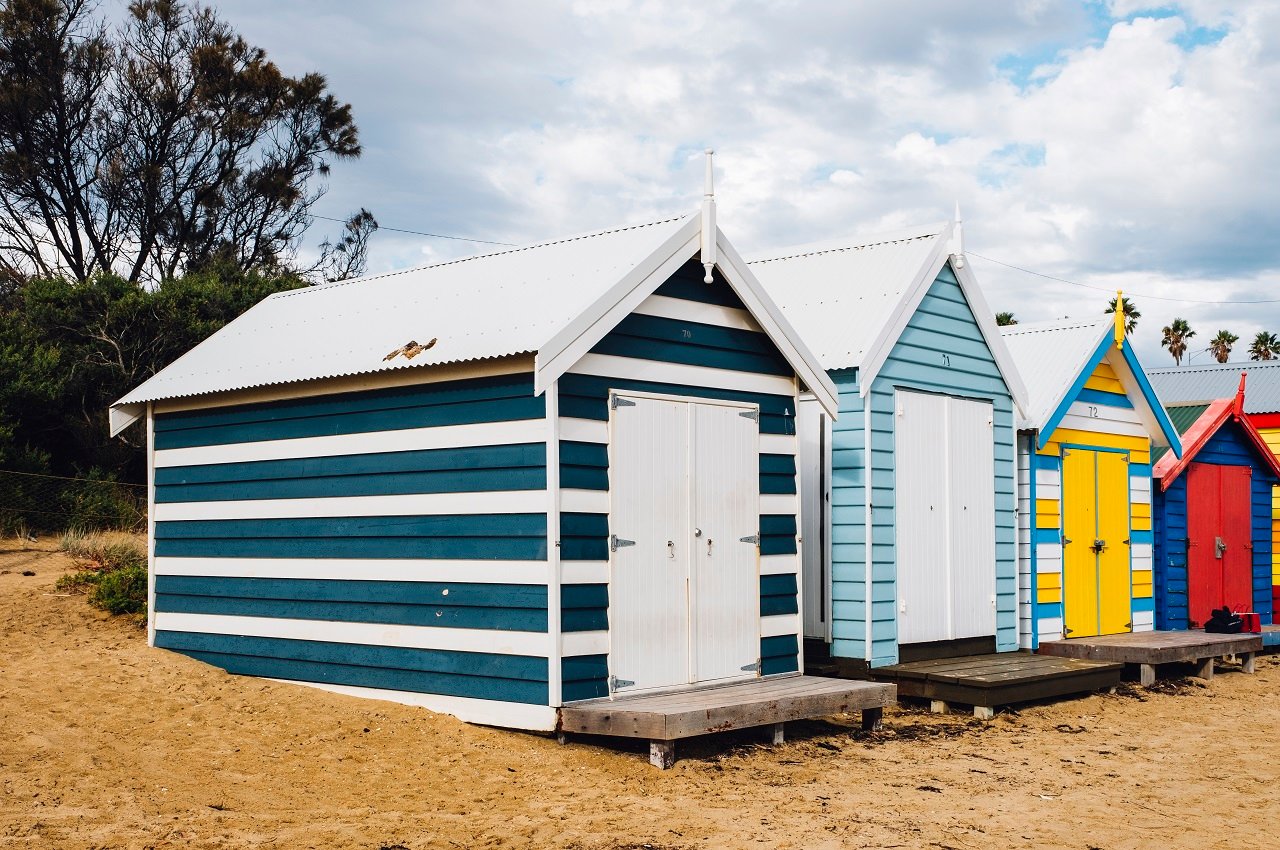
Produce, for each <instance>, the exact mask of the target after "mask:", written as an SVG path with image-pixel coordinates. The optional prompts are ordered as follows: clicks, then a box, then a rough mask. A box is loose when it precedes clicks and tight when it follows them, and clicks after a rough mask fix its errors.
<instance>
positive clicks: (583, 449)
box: [560, 440, 609, 490]
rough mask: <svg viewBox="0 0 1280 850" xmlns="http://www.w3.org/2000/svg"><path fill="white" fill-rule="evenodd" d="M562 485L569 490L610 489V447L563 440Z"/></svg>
mask: <svg viewBox="0 0 1280 850" xmlns="http://www.w3.org/2000/svg"><path fill="white" fill-rule="evenodd" d="M560 486H561V487H562V488H564V489H567V490H608V489H609V447H608V446H606V445H604V444H603V443H577V442H574V441H572V440H561V441H560Z"/></svg>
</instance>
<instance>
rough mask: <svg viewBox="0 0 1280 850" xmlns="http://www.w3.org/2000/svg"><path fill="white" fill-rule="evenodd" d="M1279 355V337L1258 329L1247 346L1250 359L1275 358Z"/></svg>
mask: <svg viewBox="0 0 1280 850" xmlns="http://www.w3.org/2000/svg"><path fill="white" fill-rule="evenodd" d="M1277 355H1280V337H1278V336H1276V335H1275V334H1272V333H1267V332H1266V331H1258V335H1257V336H1255V337H1254V338H1253V343H1252V344H1251V345H1250V346H1249V359H1250V360H1275V359H1276V356H1277Z"/></svg>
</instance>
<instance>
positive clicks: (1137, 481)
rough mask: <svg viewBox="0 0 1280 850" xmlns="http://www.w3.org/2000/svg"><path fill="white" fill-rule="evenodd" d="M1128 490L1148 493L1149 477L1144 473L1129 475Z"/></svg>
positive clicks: (1149, 490)
mask: <svg viewBox="0 0 1280 850" xmlns="http://www.w3.org/2000/svg"><path fill="white" fill-rule="evenodd" d="M1129 492H1131V493H1150V492H1151V479H1150V478H1147V477H1146V476H1145V475H1131V476H1129Z"/></svg>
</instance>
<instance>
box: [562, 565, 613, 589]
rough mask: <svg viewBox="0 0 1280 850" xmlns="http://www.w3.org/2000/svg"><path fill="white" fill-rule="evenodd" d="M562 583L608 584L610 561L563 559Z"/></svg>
mask: <svg viewBox="0 0 1280 850" xmlns="http://www.w3.org/2000/svg"><path fill="white" fill-rule="evenodd" d="M560 582H561V584H608V583H609V562H608V561H561V562H560Z"/></svg>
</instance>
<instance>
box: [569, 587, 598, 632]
mask: <svg viewBox="0 0 1280 850" xmlns="http://www.w3.org/2000/svg"><path fill="white" fill-rule="evenodd" d="M608 628H609V585H607V584H565V585H561V586H560V630H561V631H564V632H597V631H604V630H605V629H608Z"/></svg>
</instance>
